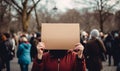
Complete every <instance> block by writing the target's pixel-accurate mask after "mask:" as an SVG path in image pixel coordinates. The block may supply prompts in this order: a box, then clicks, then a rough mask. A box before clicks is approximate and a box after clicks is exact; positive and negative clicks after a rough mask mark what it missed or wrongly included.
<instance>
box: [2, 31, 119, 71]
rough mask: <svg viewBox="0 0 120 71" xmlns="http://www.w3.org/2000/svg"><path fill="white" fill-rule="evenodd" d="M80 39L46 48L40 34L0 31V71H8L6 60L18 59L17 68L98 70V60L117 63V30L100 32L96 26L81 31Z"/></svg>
mask: <svg viewBox="0 0 120 71" xmlns="http://www.w3.org/2000/svg"><path fill="white" fill-rule="evenodd" d="M80 37H81V38H80V42H79V43H76V45H75V47H74V48H73V49H70V50H46V49H45V44H44V43H43V42H41V34H40V33H32V34H28V33H19V34H10V33H0V71H2V69H4V68H6V70H7V71H10V68H11V67H10V61H11V60H12V59H13V58H14V57H17V58H18V64H19V65H20V69H21V71H28V66H29V64H30V63H31V62H33V66H32V69H31V71H86V69H88V71H101V70H102V68H103V66H102V62H103V61H106V60H108V66H111V65H112V64H111V59H112V58H113V64H114V66H118V65H120V56H119V54H120V33H119V32H117V31H115V32H110V33H108V34H104V33H102V32H99V31H98V30H97V29H93V30H91V32H89V33H88V32H86V31H81V34H80Z"/></svg>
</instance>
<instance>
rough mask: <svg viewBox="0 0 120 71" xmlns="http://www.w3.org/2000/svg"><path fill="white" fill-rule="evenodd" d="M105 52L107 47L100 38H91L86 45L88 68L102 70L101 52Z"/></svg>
mask: <svg viewBox="0 0 120 71" xmlns="http://www.w3.org/2000/svg"><path fill="white" fill-rule="evenodd" d="M103 52H104V53H105V52H106V49H105V46H104V44H103V42H102V41H101V40H100V39H96V38H93V39H91V40H89V41H88V42H87V44H86V47H85V57H86V61H87V68H88V70H90V71H100V70H101V69H102V60H101V56H100V55H101V53H103Z"/></svg>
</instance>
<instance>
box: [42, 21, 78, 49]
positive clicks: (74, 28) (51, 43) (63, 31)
mask: <svg viewBox="0 0 120 71" xmlns="http://www.w3.org/2000/svg"><path fill="white" fill-rule="evenodd" d="M41 33H42V35H41V40H42V42H44V43H45V46H46V49H50V50H51V49H52V50H66V49H72V48H74V47H75V44H76V43H79V42H80V28H79V24H78V23H42V31H41Z"/></svg>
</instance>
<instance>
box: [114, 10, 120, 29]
mask: <svg viewBox="0 0 120 71" xmlns="http://www.w3.org/2000/svg"><path fill="white" fill-rule="evenodd" d="M115 24H116V25H117V27H116V28H117V29H118V30H120V10H119V11H117V12H116V13H115Z"/></svg>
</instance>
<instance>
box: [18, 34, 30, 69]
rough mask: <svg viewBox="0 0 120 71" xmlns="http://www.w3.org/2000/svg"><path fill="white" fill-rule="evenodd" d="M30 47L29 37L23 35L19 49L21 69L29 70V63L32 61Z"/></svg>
mask: <svg viewBox="0 0 120 71" xmlns="http://www.w3.org/2000/svg"><path fill="white" fill-rule="evenodd" d="M30 49H31V44H30V43H29V42H28V39H27V38H26V37H25V36H22V37H21V43H20V44H19V46H18V50H17V57H18V63H19V64H20V69H21V71H28V67H29V64H30V63H31V57H30Z"/></svg>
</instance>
